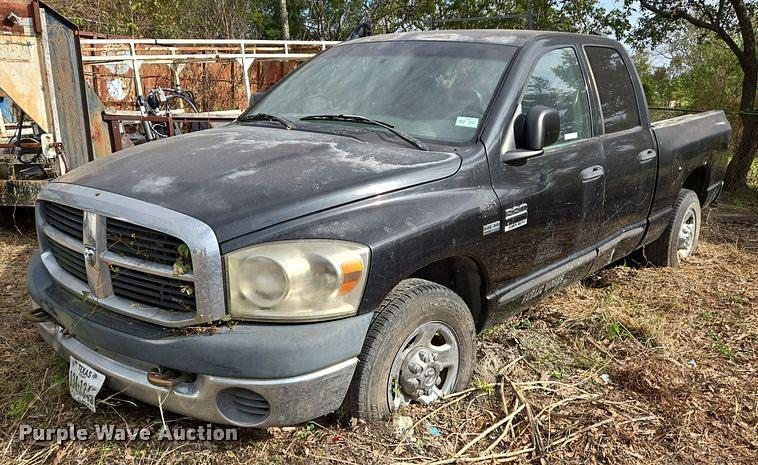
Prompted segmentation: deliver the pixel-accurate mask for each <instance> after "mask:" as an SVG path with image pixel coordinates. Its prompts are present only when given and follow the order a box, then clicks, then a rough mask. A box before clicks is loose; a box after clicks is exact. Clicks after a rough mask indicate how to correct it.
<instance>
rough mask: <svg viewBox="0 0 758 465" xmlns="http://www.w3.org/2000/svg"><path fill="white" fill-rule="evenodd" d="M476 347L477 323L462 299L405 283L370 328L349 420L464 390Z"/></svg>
mask: <svg viewBox="0 0 758 465" xmlns="http://www.w3.org/2000/svg"><path fill="white" fill-rule="evenodd" d="M475 344H476V331H475V328H474V320H473V318H472V316H471V312H470V311H469V309H468V307H467V306H466V303H465V302H464V301H463V299H461V298H460V296H458V294H456V293H455V292H453V291H451V290H450V289H448V288H446V287H444V286H442V285H440V284H436V283H433V282H430V281H426V280H423V279H408V280H405V281H403V282H401V283H400V284H399V285H398V286H397V287H395V289H393V290H392V292H390V294H389V295H387V297H386V298H385V299H384V302H383V303H382V305H381V307H380V309H379V310H378V312H377V315H376V316H375V317H374V320H373V322H372V323H371V327H370V328H369V331H368V334H367V336H366V342H365V343H364V346H363V351H362V352H361V355H360V356H359V362H358V366H357V368H356V371H355V375H354V376H353V382H352V384H351V386H350V391H349V392H348V395H347V399H346V406H347V409H348V411H349V413H350V415H351V416H353V417H356V418H362V419H365V420H377V419H380V418H383V417H385V416H387V415H389V414H390V413H391V412H393V411H396V410H399V409H401V408H403V407H405V406H407V405H409V404H410V403H411V402H418V403H420V404H424V405H425V404H429V403H431V402H433V401H435V400H437V399H440V398H441V397H443V396H445V395H447V394H450V393H452V392H455V391H459V390H461V389H464V388H465V387H466V386H467V385H468V383H469V381H470V379H471V375H472V373H473V369H474V364H475V361H476V350H475Z"/></svg>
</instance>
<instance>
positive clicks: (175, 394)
mask: <svg viewBox="0 0 758 465" xmlns="http://www.w3.org/2000/svg"><path fill="white" fill-rule="evenodd" d="M36 325H37V328H38V330H39V332H40V334H41V335H42V338H43V339H44V340H45V341H46V342H47V343H48V344H50V345H51V346H53V348H54V349H55V351H56V352H58V354H59V355H60V356H61V357H63V359H64V360H66V361H68V360H69V357H74V358H76V359H77V360H80V361H82V362H84V363H86V364H87V365H89V366H90V367H92V368H94V369H95V370H97V371H99V372H100V373H102V374H104V375H105V377H106V383H107V384H108V386H110V387H111V388H112V389H114V390H116V391H118V392H120V393H124V394H126V395H128V396H131V397H134V398H135V399H139V400H141V401H143V402H146V403H148V404H152V405H155V406H158V405H159V404H160V406H161V408H163V409H165V410H167V411H170V412H174V413H178V414H180V415H186V416H188V417H192V418H197V419H199V420H205V421H211V422H214V423H224V424H231V425H236V426H255V427H264V426H276V425H290V424H297V423H302V422H304V421H307V420H310V419H313V418H316V417H319V416H321V415H324V414H327V413H329V412H332V411H334V410H336V409H337V408H339V406H340V404H341V403H342V400H343V399H344V398H345V394H346V393H347V388H348V387H349V385H350V380H351V379H352V376H353V371H354V370H355V366H356V363H357V361H358V359H357V358H351V359H348V360H345V361H344V362H341V363H338V364H336V365H333V366H330V367H327V368H324V369H321V370H318V371H314V372H312V373H307V374H304V375H300V376H294V377H291V378H282V379H268V380H266V379H264V380H255V379H242V378H225V377H221V376H212V375H202V374H199V375H196V377H195V379H194V380H193V381H192V382H184V383H181V384H178V385H176V386H174V387H173V388H171V389H168V388H163V387H158V386H155V385H153V384H151V383H150V382H148V380H147V375H148V371H149V369H150V367H149V365H148V364H145V363H140V362H139V361H136V360H127V359H126V358H125V357H118V356H113V355H111V356H107V355H104V354H102V353H99V352H98V351H96V350H94V349H91V348H89V347H87V346H86V345H84V344H82V343H81V342H79V341H78V340H76V338H74V337H71V336H68V335H66V332H65V330H64V329H63V327H61V326H60V325H58V324H57V323H54V322H52V321H46V322H41V323H36Z"/></svg>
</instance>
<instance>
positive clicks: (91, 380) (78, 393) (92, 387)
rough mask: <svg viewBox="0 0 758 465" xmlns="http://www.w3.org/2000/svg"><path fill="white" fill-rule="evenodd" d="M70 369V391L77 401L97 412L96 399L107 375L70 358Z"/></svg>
mask: <svg viewBox="0 0 758 465" xmlns="http://www.w3.org/2000/svg"><path fill="white" fill-rule="evenodd" d="M70 359H71V361H70V363H71V364H70V365H69V368H68V390H69V392H70V393H71V397H73V398H74V400H75V401H77V402H79V403H81V404H84V405H86V406H87V408H89V409H90V410H92V411H93V412H94V411H95V397H97V393H98V392H100V389H101V388H102V387H103V383H104V382H105V375H104V374H102V373H99V372H98V371H97V370H95V369H94V368H92V367H90V366H89V365H87V364H86V363H83V362H80V361H79V360H77V359H75V358H74V357H70Z"/></svg>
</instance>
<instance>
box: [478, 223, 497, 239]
mask: <svg viewBox="0 0 758 465" xmlns="http://www.w3.org/2000/svg"><path fill="white" fill-rule="evenodd" d="M498 230H500V222H499V221H495V222H494V223H489V224H485V225H484V226H482V235H483V236H489V235H490V234H492V233H494V232H497V231H498Z"/></svg>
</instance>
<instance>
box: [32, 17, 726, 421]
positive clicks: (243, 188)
mask: <svg viewBox="0 0 758 465" xmlns="http://www.w3.org/2000/svg"><path fill="white" fill-rule="evenodd" d="M729 140H730V126H729V124H728V122H727V120H726V119H725V117H724V114H723V113H722V112H710V113H702V114H697V115H693V116H686V117H682V118H675V119H670V120H665V121H661V122H658V123H652V122H651V121H650V115H649V113H648V109H647V106H646V101H645V95H644V93H643V89H642V87H641V84H640V80H639V78H638V76H637V74H636V72H635V70H634V66H633V64H632V62H631V60H630V58H629V56H628V55H627V53H626V52H625V51H624V49H623V47H622V46H621V45H620V44H619V43H617V42H615V41H612V40H608V39H604V38H601V37H594V36H586V35H574V34H564V33H548V32H537V31H530V32H526V31H502V30H500V31H435V32H412V33H402V34H390V35H381V36H375V37H369V38H364V39H359V40H354V41H350V42H345V43H342V44H340V45H337V46H335V47H333V48H331V49H329V50H327V51H325V52H323V53H322V54H321V55H320V56H318V57H316V58H315V59H313V60H311V61H309V62H308V63H306V64H304V65H303V66H301V67H300V68H299V69H297V70H296V71H295V72H294V73H292V74H290V75H289V76H288V77H287V78H286V79H284V80H282V81H281V82H280V83H278V84H277V85H276V86H275V87H274V88H272V89H271V90H270V91H269V92H267V93H266V94H264V95H262V96H259V97H258V98H256V99H255V101H254V103H253V104H252V105H251V107H250V108H249V109H248V110H247V111H246V112H245V113H244V114H243V115H242V116H241V117H239V119H238V120H237V121H235V122H234V123H233V124H231V125H228V126H225V127H222V128H216V129H211V130H208V131H203V132H197V133H192V134H188V135H184V136H179V137H175V138H170V139H167V140H163V141H159V142H155V143H150V144H146V145H143V146H139V147H136V148H132V149H128V150H125V151H123V153H122V154H118V155H115V156H111V157H108V158H106V159H101V160H99V161H96V162H93V163H90V164H88V165H86V166H83V167H81V168H78V169H76V170H74V171H72V172H71V173H69V174H67V175H65V176H63V177H60V178H59V179H56V181H55V182H53V183H51V184H50V185H49V186H48V187H47V188H45V189H44V191H43V192H42V193H41V194H40V196H39V200H38V202H37V207H36V218H37V230H38V236H39V248H40V251H39V253H37V254H36V255H34V257H33V258H32V260H31V263H30V264H29V272H28V287H29V293H30V294H31V296H32V298H33V300H34V301H35V302H36V305H37V306H38V307H36V308H34V309H33V310H32V311H31V312H30V313H29V315H28V317H29V318H31V319H33V320H34V321H35V322H36V323H35V324H37V325H38V327H39V330H40V332H41V334H42V335H43V337H44V339H45V340H46V341H47V342H48V343H49V344H51V345H52V346H53V347H54V348H55V350H56V351H58V353H60V354H61V356H63V357H65V358H66V359H68V360H70V362H71V368H70V372H69V375H70V381H71V382H70V389H71V393H72V395H73V396H74V398H76V399H77V400H79V401H81V402H82V403H84V404H85V405H87V406H89V407H90V408H91V409H93V410H94V409H95V408H96V399H95V398H96V395H97V393H98V391H99V390H100V388H101V386H102V385H103V383H107V384H108V385H110V386H111V387H112V388H114V389H116V390H117V391H121V392H124V393H126V394H128V395H130V396H133V397H135V398H138V399H141V400H143V401H145V402H148V403H152V404H157V403H158V401H159V399H160V402H161V404H162V408H163V409H164V410H169V411H173V412H177V413H179V414H182V415H188V416H192V417H195V418H199V419H203V420H208V421H213V422H218V423H227V424H233V425H239V426H258V427H263V426H271V425H283V424H295V423H298V422H303V421H306V420H308V419H312V418H315V417H317V416H320V415H323V414H326V413H328V412H330V411H333V410H335V409H338V408H339V407H340V406H344V407H345V408H346V409H347V412H348V414H350V415H352V416H354V417H360V418H364V419H368V420H371V419H376V418H381V417H383V416H385V415H387V414H389V413H390V412H392V411H394V410H396V409H399V408H402V407H404V406H406V405H408V404H409V403H411V402H419V403H423V404H426V403H429V402H432V401H434V400H436V399H439V398H440V397H442V396H444V395H446V394H449V393H451V392H453V391H456V390H460V389H462V388H464V387H465V386H466V385H467V384H468V382H469V380H470V377H471V374H472V370H473V367H474V364H475V362H476V360H475V358H476V357H475V343H476V333H477V331H480V330H481V329H483V328H485V327H487V326H488V325H492V324H494V323H496V322H498V321H502V320H503V319H504V318H506V317H507V316H509V315H511V314H513V313H514V312H517V311H519V310H520V309H523V308H525V307H527V306H529V305H530V304H532V303H533V302H535V301H536V300H537V299H539V298H542V297H544V296H545V295H547V294H550V293H552V292H554V291H556V290H558V289H560V288H562V287H564V286H566V285H567V284H569V283H571V282H575V281H577V280H580V279H582V278H584V277H586V276H588V275H589V274H591V273H593V272H595V271H596V270H598V269H600V268H602V267H604V266H606V265H608V264H609V263H611V262H613V261H616V260H618V259H620V258H621V257H624V256H626V255H628V254H631V253H632V252H635V251H641V252H642V255H643V256H644V257H646V259H647V260H648V261H649V262H651V263H652V264H654V265H658V266H676V265H678V264H679V263H680V261H681V260H683V259H685V258H686V257H687V256H688V255H689V254H691V253H692V252H693V250H694V249H695V246H696V244H697V240H698V233H699V228H700V219H701V208H702V207H704V206H707V205H708V204H710V203H711V202H712V201H713V200H714V199H715V198H716V196H717V195H718V194H719V192H720V190H721V186H722V177H723V173H724V168H725V162H726V159H727V158H726V157H727V150H728V147H729Z"/></svg>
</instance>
